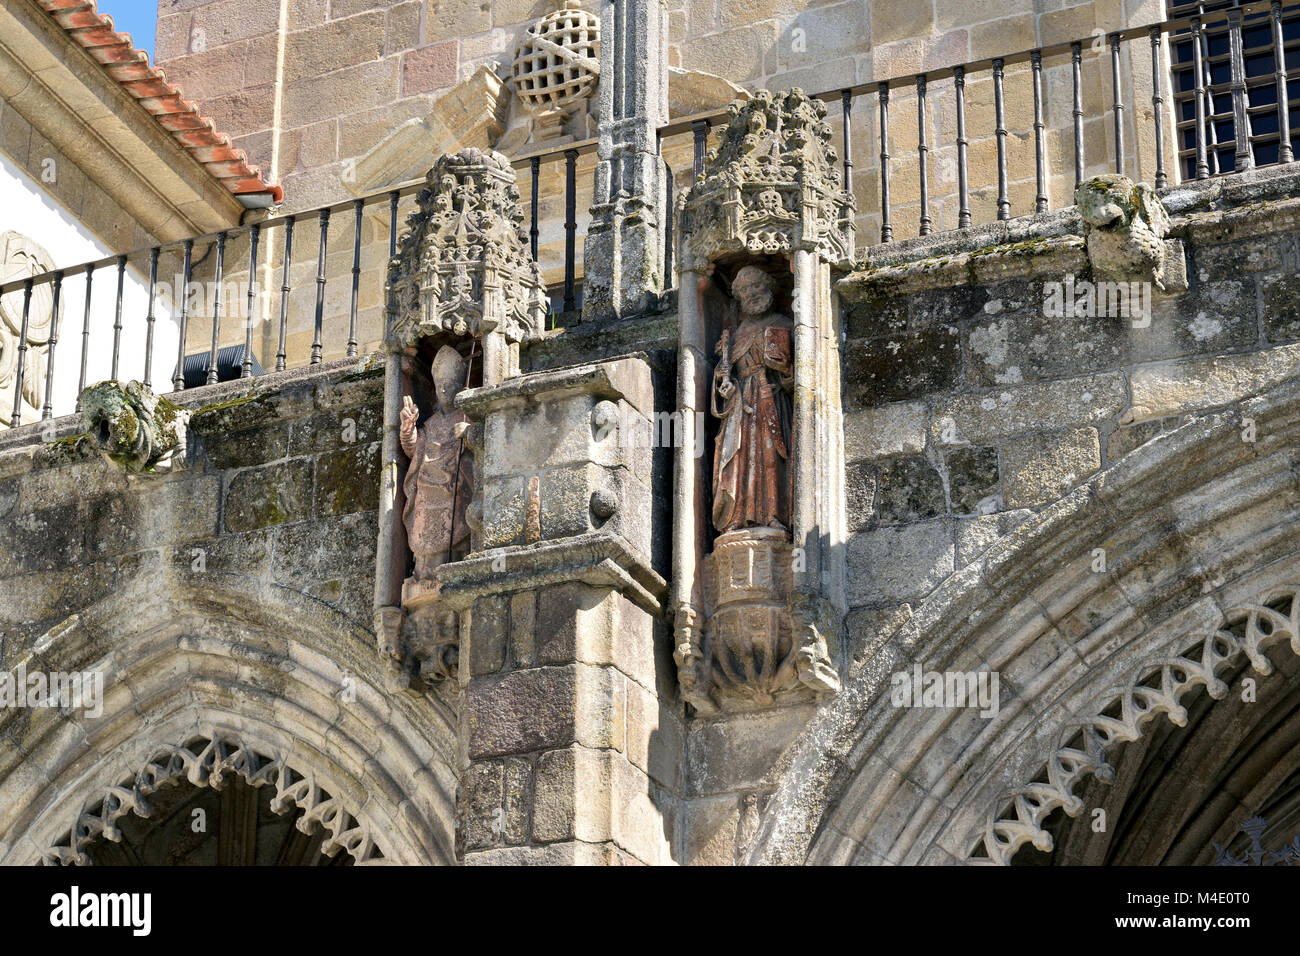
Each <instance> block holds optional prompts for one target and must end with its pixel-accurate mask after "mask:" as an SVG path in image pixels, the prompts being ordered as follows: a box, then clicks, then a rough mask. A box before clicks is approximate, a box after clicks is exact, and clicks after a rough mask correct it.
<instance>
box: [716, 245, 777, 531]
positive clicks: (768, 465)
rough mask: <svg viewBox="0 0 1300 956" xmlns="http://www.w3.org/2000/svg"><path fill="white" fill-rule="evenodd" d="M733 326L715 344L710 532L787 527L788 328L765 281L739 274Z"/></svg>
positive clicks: (755, 273) (753, 269)
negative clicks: (774, 308) (715, 424)
mask: <svg viewBox="0 0 1300 956" xmlns="http://www.w3.org/2000/svg"><path fill="white" fill-rule="evenodd" d="M731 291H732V294H733V295H734V296H735V299H736V303H737V305H738V306H739V309H740V322H739V324H738V325H737V327H736V328H735V329H734V330H733V329H726V330H724V331H723V333H722V338H721V339H720V340H719V342H718V354H719V361H718V367H717V370H716V371H715V372H714V374H713V407H712V411H713V414H714V415H715V416H717V417H718V418H720V419H722V426H721V428H720V429H719V431H718V437H717V443H716V448H715V454H714V459H713V524H714V526H715V527H716V528H717V529H718V531H720V532H723V533H726V532H728V531H735V530H738V529H740V528H748V527H760V528H778V529H780V530H782V531H787V530H789V527H790V499H791V478H792V475H793V472H792V470H791V468H790V457H791V451H792V448H791V445H792V442H791V421H792V418H793V402H792V398H791V393H792V390H793V388H794V348H793V341H792V334H793V325H792V323H791V321H790V319H789V317H788V316H784V315H781V314H780V313H777V312H773V311H772V277H771V276H770V275H768V273H766V272H764V271H763V270H762V269H760V268H758V267H757V266H745V267H744V268H742V269H741V270H740V271H739V272H738V273H737V274H736V278H735V281H733V282H732V285H731Z"/></svg>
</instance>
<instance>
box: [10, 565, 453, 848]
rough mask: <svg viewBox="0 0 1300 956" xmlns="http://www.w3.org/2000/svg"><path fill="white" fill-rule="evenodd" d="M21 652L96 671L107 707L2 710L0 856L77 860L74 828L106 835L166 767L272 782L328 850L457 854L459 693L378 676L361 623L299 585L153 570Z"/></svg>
mask: <svg viewBox="0 0 1300 956" xmlns="http://www.w3.org/2000/svg"><path fill="white" fill-rule="evenodd" d="M27 668H28V670H29V671H30V670H36V669H40V670H44V671H46V672H63V673H72V672H96V671H98V672H100V673H102V674H103V680H104V692H103V700H102V714H100V715H99V716H97V717H91V716H88V715H87V713H85V712H84V711H77V710H69V711H60V710H58V709H52V710H46V709H43V708H42V709H31V710H27V711H17V712H12V713H11V715H10V716H9V717H8V718H7V720H6V723H7V724H8V725H9V726H7V727H5V728H3V730H4V731H6V732H7V734H8V736H10V737H11V738H12V739H15V740H17V741H18V744H19V746H20V747H21V748H22V750H23V754H24V755H23V757H22V759H21V760H13V761H7V762H4V763H0V863H36V862H39V861H41V860H42V859H45V858H50V856H51V854H53V856H54V857H67V856H69V855H70V856H71V857H72V858H74V861H75V858H76V857H77V854H78V852H79V850H78V848H77V847H76V845H75V837H76V832H77V827H79V826H81V825H84V826H86V827H88V828H89V830H95V829H96V828H99V829H102V830H103V831H104V832H105V833H107V834H108V835H110V837H111V835H112V833H113V825H112V821H111V819H110V818H111V817H112V814H113V813H117V812H118V810H120V809H121V808H122V807H132V806H139V805H141V804H140V801H141V800H142V799H143V800H145V801H146V802H147V796H148V792H147V791H149V788H150V786H152V784H151V783H150V782H149V778H150V776H151V775H152V776H155V777H156V776H158V775H159V774H163V776H169V775H170V774H171V773H172V771H173V770H175V771H177V772H183V773H184V774H185V775H186V776H187V778H188V777H190V775H192V774H193V775H197V776H198V778H199V779H203V778H204V775H205V774H206V775H207V779H208V780H209V782H211V783H213V784H215V783H219V782H220V778H221V777H222V776H223V775H224V774H225V773H229V772H233V773H238V774H240V775H241V776H244V775H245V774H249V775H251V776H252V779H248V778H247V777H246V779H247V782H250V783H253V782H254V781H255V780H256V781H258V782H261V783H264V784H271V785H274V786H275V787H276V788H277V791H276V798H277V799H278V800H279V801H280V802H281V804H282V805H283V806H286V807H287V806H288V805H289V804H290V803H292V804H294V805H296V806H297V807H298V808H299V809H303V810H304V811H305V817H307V818H310V822H312V823H315V822H319V823H320V824H322V825H324V826H326V828H327V830H329V831H330V836H329V838H328V839H329V840H331V841H333V842H332V843H330V844H329V847H330V849H335V850H337V849H345V850H348V851H349V852H353V851H359V852H361V853H362V854H363V855H371V854H370V851H369V850H368V849H367V848H366V844H367V842H368V843H369V844H375V843H378V845H379V846H380V848H381V852H382V855H383V856H384V858H386V859H387V860H389V861H391V862H395V863H408V864H427V863H452V862H454V859H455V856H454V832H455V792H456V786H457V774H456V756H455V754H456V743H455V741H456V734H455V726H456V712H455V706H454V701H453V700H452V699H451V698H447V697H439V696H436V695H433V694H423V695H416V694H413V693H410V692H400V691H395V690H392V689H390V688H389V687H388V686H387V681H386V674H385V672H384V670H383V668H382V665H381V663H380V661H379V658H378V655H377V654H376V653H375V650H374V638H373V636H372V635H370V634H368V633H367V632H365V631H364V630H362V629H360V628H358V627H357V626H356V625H354V624H353V623H351V622H350V621H349V620H348V619H347V618H346V617H344V616H343V615H342V614H340V613H339V612H337V611H336V610H334V609H333V608H331V607H329V606H328V605H326V604H324V603H322V602H320V601H317V600H316V599H314V598H312V597H310V596H308V595H305V594H302V593H301V592H298V591H294V590H292V589H289V588H284V587H280V586H276V585H271V584H266V583H259V584H252V585H250V583H249V581H248V580H247V579H243V578H239V577H236V576H233V575H232V576H222V575H219V574H214V573H191V572H183V571H176V570H172V569H167V568H160V569H158V570H157V571H156V572H154V573H149V574H143V575H139V576H137V577H136V578H135V579H134V580H132V581H130V582H129V583H127V584H125V585H124V586H123V587H122V588H121V589H120V590H119V591H118V592H117V593H115V594H113V595H112V596H110V597H108V598H106V599H104V600H103V601H100V602H98V603H96V604H94V605H92V606H90V607H88V608H86V609H83V610H81V611H79V612H78V613H77V614H74V615H72V616H71V617H69V618H68V619H67V620H65V621H63V622H62V623H61V624H59V625H58V626H56V627H54V628H52V629H51V630H50V631H48V632H47V633H46V634H45V635H43V636H42V637H41V638H40V639H39V640H38V641H37V642H36V644H35V648H34V651H33V654H32V656H31V659H30V660H29V662H28V663H27ZM196 742H198V744H197V745H198V750H197V751H193V750H192V749H191V747H193V746H194V745H195V743H196ZM187 745H190V747H187ZM182 750H184V751H186V752H187V753H189V754H190V756H189V757H186V756H185V755H184V754H182V753H181V751H182ZM160 757H162V758H165V759H164V760H163V762H162V763H159V762H158V758H160ZM151 768H152V769H151ZM160 768H161V769H160ZM141 774H143V775H144V776H143V777H141ZM304 781H305V782H304ZM191 782H193V781H192V780H191ZM119 804H120V806H119ZM105 808H107V809H105ZM123 812H125V811H123ZM97 815H98V819H99V820H100V823H99V824H97V823H95V822H93V821H94V819H95V818H96V817H97ZM70 831H72V834H73V838H74V839H73V840H69V833H70ZM336 844H337V846H336ZM60 846H62V847H64V848H66V850H68V851H69V853H67V854H63V853H60V852H59V851H58V850H57V849H56V848H58V847H60Z"/></svg>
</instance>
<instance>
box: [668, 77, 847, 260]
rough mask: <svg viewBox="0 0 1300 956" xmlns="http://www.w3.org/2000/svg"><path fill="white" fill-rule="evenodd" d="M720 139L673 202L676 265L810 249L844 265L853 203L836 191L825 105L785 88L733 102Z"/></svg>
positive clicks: (838, 185)
mask: <svg viewBox="0 0 1300 956" xmlns="http://www.w3.org/2000/svg"><path fill="white" fill-rule="evenodd" d="M727 112H728V114H729V120H728V122H727V125H726V126H725V127H724V129H723V131H722V141H721V143H720V144H719V145H718V147H717V148H716V149H713V150H710V152H709V154H708V157H707V159H706V161H705V166H704V173H703V175H702V176H701V177H700V178H699V180H698V181H697V182H696V183H695V184H694V185H693V186H692V187H691V189H690V191H689V192H688V193H687V194H686V195H685V197H684V198H683V199H682V201H681V206H682V245H681V250H682V257H683V258H682V262H683V265H684V266H686V267H687V268H695V269H697V270H698V269H700V268H703V267H704V266H705V265H707V263H708V262H709V261H711V260H713V259H715V258H716V257H717V256H718V255H720V254H722V253H728V252H749V253H756V254H757V253H782V252H793V251H794V250H796V249H807V250H810V251H815V252H817V253H818V254H819V255H821V256H822V258H824V259H825V260H826V261H828V262H831V263H833V264H837V265H848V264H849V263H850V262H851V261H852V258H853V199H852V197H851V196H850V195H848V194H847V193H845V192H844V190H843V180H842V177H841V174H840V167H839V157H838V156H837V154H836V152H835V149H834V147H833V146H832V145H831V127H830V124H829V123H827V122H826V104H825V103H823V102H822V101H821V100H818V99H814V98H813V97H810V96H808V95H807V94H805V93H804V92H803V90H798V89H793V90H788V91H785V92H781V93H772V92H769V91H766V90H760V91H759V92H757V93H755V94H754V96H753V98H752V99H750V100H747V101H746V100H736V101H734V102H733V103H732V104H731V105H730V106H729V107H728V108H727Z"/></svg>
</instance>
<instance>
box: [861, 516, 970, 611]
mask: <svg viewBox="0 0 1300 956" xmlns="http://www.w3.org/2000/svg"><path fill="white" fill-rule="evenodd" d="M955 558H956V549H955V547H954V545H953V537H952V528H951V526H950V524H949V521H947V520H942V519H936V520H932V521H926V522H923V523H920V524H915V525H905V526H902V527H894V528H878V529H876V530H874V531H862V532H858V533H857V534H855V535H853V536H852V537H850V538H849V550H848V565H849V573H848V594H849V604H850V605H853V606H856V605H866V604H876V603H883V602H888V601H906V600H914V599H915V598H918V597H921V596H922V595H924V594H926V593H928V592H929V591H930V590H931V589H933V588H934V587H935V586H936V585H937V584H938V583H939V582H940V581H942V580H943V579H944V578H946V577H947V576H948V575H949V574H951V573H952V572H953V570H954V567H955V565H954V561H955Z"/></svg>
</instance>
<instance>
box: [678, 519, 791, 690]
mask: <svg viewBox="0 0 1300 956" xmlns="http://www.w3.org/2000/svg"><path fill="white" fill-rule="evenodd" d="M791 550H792V549H791V547H790V540H789V538H788V536H787V535H786V534H785V532H783V531H780V530H777V529H775V528H747V529H745V530H743V531H731V532H728V533H727V534H724V535H722V536H721V537H720V538H718V539H717V541H716V542H715V545H714V549H713V553H712V554H710V555H709V556H708V557H707V558H705V559H704V561H703V564H702V566H701V570H702V572H703V576H704V595H705V609H706V611H707V613H708V621H707V623H706V625H705V629H704V661H705V664H704V666H705V667H707V668H708V669H709V679H710V682H711V684H712V686H713V693H714V695H715V697H717V698H729V699H732V700H735V701H737V702H738V704H739V705H740V706H744V705H745V704H746V703H752V704H754V705H756V706H767V705H769V704H772V703H774V702H775V701H776V699H777V697H778V696H779V695H781V694H782V693H783V692H784V691H789V690H793V689H795V688H797V687H798V686H799V678H798V675H797V673H796V670H795V647H794V642H793V639H792V637H791V621H790V608H789V605H788V601H789V598H790V592H791V589H792V587H793V570H792V569H793V563H792V556H791Z"/></svg>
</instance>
